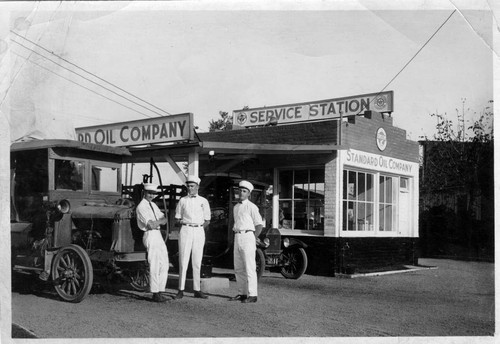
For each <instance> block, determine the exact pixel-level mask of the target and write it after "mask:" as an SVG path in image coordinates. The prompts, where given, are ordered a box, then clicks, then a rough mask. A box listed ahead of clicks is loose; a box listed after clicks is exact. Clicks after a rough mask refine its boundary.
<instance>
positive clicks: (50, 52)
mask: <svg viewBox="0 0 500 344" xmlns="http://www.w3.org/2000/svg"><path fill="white" fill-rule="evenodd" d="M10 32H12V33H13V34H14V35H16V36H19V37H21V38H22V39H24V40H26V41H28V42H30V43H32V44H33V45H35V46H37V47H39V48H40V49H43V50H45V51H46V52H48V53H49V54H52V55H54V56H55V57H57V58H59V59H61V60H63V61H64V62H66V63H68V64H70V65H72V66H74V67H76V68H78V69H80V70H82V71H84V72H85V73H88V74H90V75H92V76H93V77H95V78H97V79H99V80H101V81H103V82H105V83H106V84H108V85H111V86H113V87H115V88H117V89H119V90H120V91H122V92H125V93H126V94H128V95H130V96H132V97H134V98H136V99H138V100H140V101H142V102H144V103H146V104H148V105H150V106H152V107H154V108H155V109H157V110H160V111H162V112H164V113H166V114H167V115H172V114H171V113H169V112H167V111H165V110H163V109H161V108H159V107H157V106H155V105H154V104H151V103H150V102H148V101H146V100H144V99H142V98H140V97H137V96H136V95H134V94H132V93H130V92H128V91H126V90H124V89H123V88H121V87H119V86H116V85H115V84H113V83H111V82H109V81H107V80H105V79H103V78H101V77H99V76H97V75H96V74H94V73H92V72H89V71H88V70H86V69H84V68H82V67H80V66H78V65H76V64H74V63H73V62H71V61H68V60H67V59H65V58H63V57H61V56H59V55H57V54H55V53H54V52H53V51H50V50H48V49H46V48H45V47H43V46H41V45H39V44H37V43H35V42H33V41H31V40H29V39H28V38H26V37H23V36H21V35H19V34H18V33H16V32H14V31H12V30H10ZM101 87H104V86H101ZM148 110H149V109H148ZM149 111H152V110H149ZM152 112H154V111H152ZM155 113H157V112H155ZM160 116H161V114H160Z"/></svg>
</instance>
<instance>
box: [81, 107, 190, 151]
mask: <svg viewBox="0 0 500 344" xmlns="http://www.w3.org/2000/svg"><path fill="white" fill-rule="evenodd" d="M76 135H77V138H78V141H82V142H89V143H96V144H101V145H107V146H136V145H144V144H152V143H167V142H176V141H185V140H192V139H193V135H194V131H193V114H192V113H185V114H180V115H172V116H164V117H157V118H151V119H146V120H138V121H130V122H121V123H112V124H106V125H96V126H92V127H81V128H76Z"/></svg>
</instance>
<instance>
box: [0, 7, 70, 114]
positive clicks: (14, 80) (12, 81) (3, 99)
mask: <svg viewBox="0 0 500 344" xmlns="http://www.w3.org/2000/svg"><path fill="white" fill-rule="evenodd" d="M61 4H62V1H61V3H59V6H57V8H56V9H55V10H54V12H53V13H52V16H51V18H50V19H49V23H50V22H51V21H52V20H53V19H54V17H55V15H56V12H57V10H58V9H59V7H61ZM39 6H40V2H37V5H36V8H35V9H34V10H33V11H32V13H33V18H32V19H34V18H35V15H36V14H37V13H38V12H37V11H38V7H39ZM28 17H29V16H28ZM30 28H31V26H28V29H27V30H26V32H28V31H29V29H30ZM46 31H47V29H45V30H44V32H42V34H41V35H40V37H39V38H38V41H40V40H41V39H42V37H43V35H44V34H45V32H46ZM21 37H22V36H21ZM23 67H24V64H23V65H21V66H20V67H19V69H18V70H17V72H16V73H15V74H14V77H13V78H11V80H10V83H9V86H8V87H7V89H6V90H5V94H4V96H3V98H2V101H1V102H0V106H2V104H3V102H4V101H5V99H6V98H7V95H8V94H9V90H10V88H11V87H12V85H14V82H16V80H17V77H18V76H19V73H20V72H21V70H22V69H23Z"/></svg>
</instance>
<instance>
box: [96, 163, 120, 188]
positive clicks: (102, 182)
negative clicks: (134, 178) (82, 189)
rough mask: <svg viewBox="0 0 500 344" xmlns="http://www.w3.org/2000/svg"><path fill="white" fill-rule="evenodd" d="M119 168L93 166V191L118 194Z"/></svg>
mask: <svg viewBox="0 0 500 344" xmlns="http://www.w3.org/2000/svg"><path fill="white" fill-rule="evenodd" d="M118 172H119V171H118V168H116V167H106V166H92V176H91V185H92V191H106V192H118Z"/></svg>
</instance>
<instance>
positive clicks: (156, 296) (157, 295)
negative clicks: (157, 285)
mask: <svg viewBox="0 0 500 344" xmlns="http://www.w3.org/2000/svg"><path fill="white" fill-rule="evenodd" d="M153 301H154V302H166V301H167V299H166V298H164V297H163V296H162V295H161V294H160V293H153Z"/></svg>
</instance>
